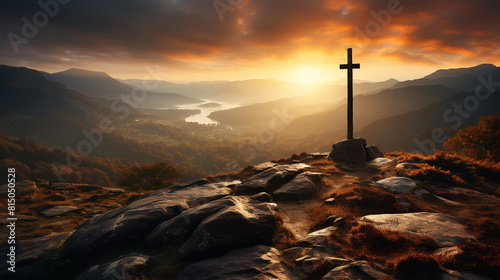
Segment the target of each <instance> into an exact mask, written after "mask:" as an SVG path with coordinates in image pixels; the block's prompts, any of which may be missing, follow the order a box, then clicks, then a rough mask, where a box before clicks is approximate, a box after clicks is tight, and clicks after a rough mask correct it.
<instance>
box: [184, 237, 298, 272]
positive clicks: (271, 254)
mask: <svg viewBox="0 0 500 280" xmlns="http://www.w3.org/2000/svg"><path fill="white" fill-rule="evenodd" d="M178 279H179V280H191V279H197V280H211V279H214V280H215V279H232V280H238V279H241V280H243V279H261V280H265V279H296V277H295V276H294V275H292V274H291V273H290V272H289V271H288V270H287V269H286V267H285V266H284V265H283V264H281V254H280V252H279V251H278V250H277V249H275V248H272V247H268V246H263V245H258V246H254V247H250V248H243V249H239V250H235V251H232V252H231V253H229V254H227V255H225V256H222V257H218V258H214V259H209V260H205V261H200V262H197V263H194V264H191V265H188V266H187V267H186V268H184V270H183V271H182V272H181V273H180V274H179V276H178Z"/></svg>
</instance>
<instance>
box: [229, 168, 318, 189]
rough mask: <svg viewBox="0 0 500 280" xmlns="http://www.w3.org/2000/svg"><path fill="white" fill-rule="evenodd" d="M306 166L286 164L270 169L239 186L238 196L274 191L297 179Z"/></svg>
mask: <svg viewBox="0 0 500 280" xmlns="http://www.w3.org/2000/svg"><path fill="white" fill-rule="evenodd" d="M306 167H308V166H307V165H304V164H286V165H277V166H273V167H269V168H267V169H266V170H264V171H262V172H260V173H258V174H255V175H254V176H252V177H250V178H248V179H247V180H245V181H244V182H243V183H241V184H240V185H238V187H237V189H236V194H238V195H245V194H256V193H259V192H270V191H274V190H276V189H277V188H279V187H280V186H282V185H283V184H285V183H287V182H288V181H290V180H291V179H293V178H294V177H295V175H296V174H297V173H298V172H299V170H300V169H303V168H306Z"/></svg>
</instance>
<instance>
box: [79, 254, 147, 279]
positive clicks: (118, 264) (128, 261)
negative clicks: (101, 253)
mask: <svg viewBox="0 0 500 280" xmlns="http://www.w3.org/2000/svg"><path fill="white" fill-rule="evenodd" d="M149 259H150V257H149V256H145V255H141V254H136V253H130V254H127V255H123V256H120V257H118V258H117V259H116V260H114V261H111V262H107V263H104V264H99V265H95V266H93V267H91V268H89V269H88V270H86V271H85V272H83V273H82V274H81V275H80V276H79V277H78V278H77V279H76V280H118V279H119V280H134V279H136V277H135V276H134V275H132V274H131V272H133V271H134V270H136V269H137V268H139V267H141V266H144V265H146V263H147V261H148V260H149Z"/></svg>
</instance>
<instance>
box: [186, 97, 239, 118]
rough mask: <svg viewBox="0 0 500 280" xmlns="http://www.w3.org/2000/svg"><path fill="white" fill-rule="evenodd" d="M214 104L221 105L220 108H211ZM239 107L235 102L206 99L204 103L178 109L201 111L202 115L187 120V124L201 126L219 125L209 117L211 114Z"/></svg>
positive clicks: (187, 105)
mask: <svg viewBox="0 0 500 280" xmlns="http://www.w3.org/2000/svg"><path fill="white" fill-rule="evenodd" d="M213 103H216V104H220V106H211V105H214V104H213ZM203 105H209V106H203ZM237 107H240V104H238V103H233V102H221V101H215V100H208V99H205V100H204V101H203V102H202V103H196V104H185V105H178V106H177V108H178V109H189V110H193V109H196V110H201V113H200V114H197V115H194V116H190V117H188V118H186V122H196V123H199V124H218V122H217V121H214V120H212V119H210V118H209V117H208V115H210V113H212V112H216V111H221V110H228V109H233V108H237Z"/></svg>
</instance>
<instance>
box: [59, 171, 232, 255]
mask: <svg viewBox="0 0 500 280" xmlns="http://www.w3.org/2000/svg"><path fill="white" fill-rule="evenodd" d="M229 193H230V189H229V188H227V187H224V186H223V185H222V184H216V183H206V181H204V180H200V181H197V182H191V183H190V184H182V185H175V186H171V187H168V188H165V189H161V190H158V191H154V192H152V193H149V194H147V195H145V196H143V197H142V198H140V199H138V200H135V201H134V202H132V203H130V204H128V205H127V206H125V207H122V208H118V209H115V210H112V211H109V212H106V213H103V214H99V215H97V216H94V217H92V218H90V219H89V220H87V221H86V222H85V223H84V224H82V225H81V226H80V227H79V228H77V229H76V231H75V233H74V234H73V235H72V236H71V237H70V238H69V240H68V241H67V242H66V248H65V253H66V254H67V255H66V256H68V257H73V258H79V257H80V256H89V257H90V256H94V255H96V254H99V253H102V252H109V251H113V250H116V249H118V248H122V247H123V246H125V245H129V246H130V245H133V244H134V243H139V242H140V241H142V240H143V239H144V238H145V237H146V235H147V234H148V233H149V232H150V231H151V230H152V229H153V228H154V227H156V226H157V225H158V224H160V223H162V222H164V221H167V220H169V219H171V218H173V217H175V216H177V215H178V214H180V213H181V212H182V211H184V210H186V209H188V208H189V207H190V205H199V204H204V203H208V202H210V201H213V200H216V199H219V198H222V197H224V196H227V195H229Z"/></svg>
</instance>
